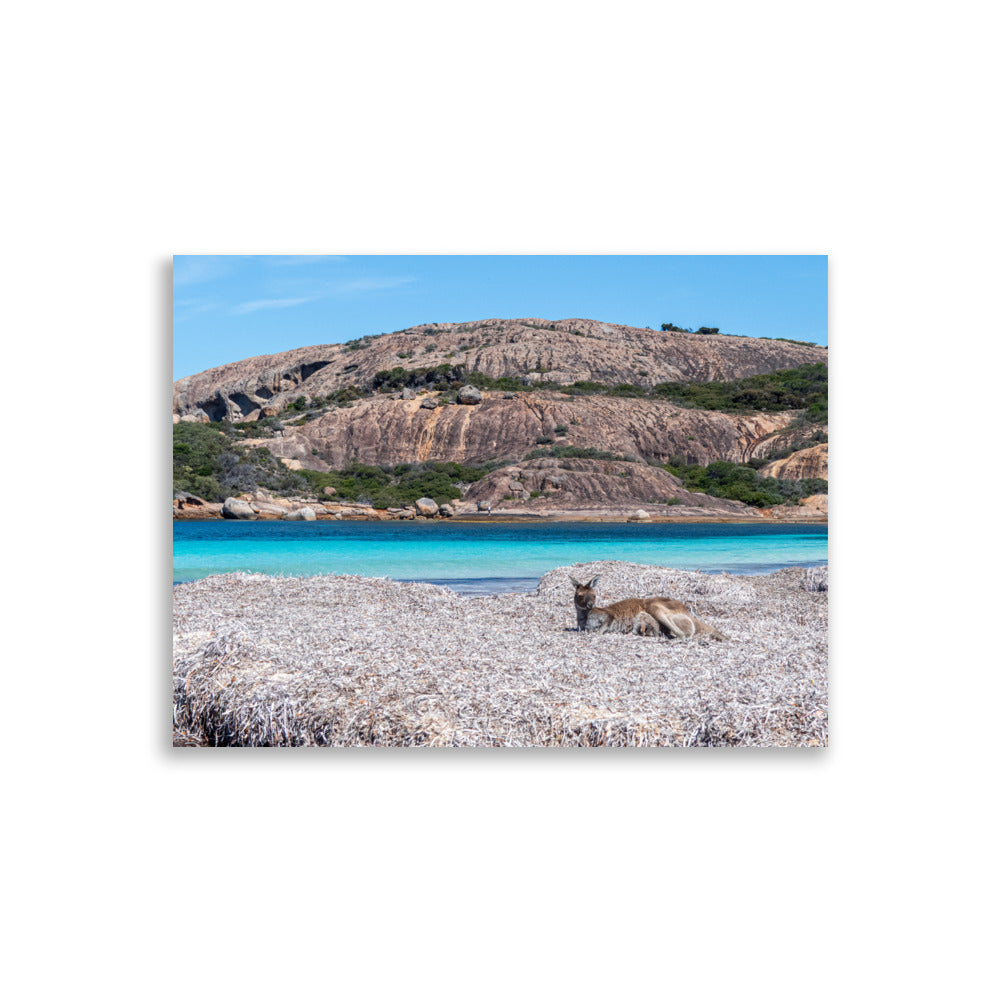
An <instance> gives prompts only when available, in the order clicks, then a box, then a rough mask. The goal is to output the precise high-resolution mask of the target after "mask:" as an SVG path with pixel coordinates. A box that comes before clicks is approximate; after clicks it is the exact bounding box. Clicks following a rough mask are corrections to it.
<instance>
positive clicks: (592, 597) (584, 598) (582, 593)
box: [569, 576, 600, 611]
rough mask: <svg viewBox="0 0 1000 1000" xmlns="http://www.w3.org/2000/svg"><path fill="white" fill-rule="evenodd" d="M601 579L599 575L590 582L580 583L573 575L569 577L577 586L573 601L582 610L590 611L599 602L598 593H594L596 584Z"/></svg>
mask: <svg viewBox="0 0 1000 1000" xmlns="http://www.w3.org/2000/svg"><path fill="white" fill-rule="evenodd" d="M599 579H600V577H599V576H595V577H594V578H593V579H592V580H591V581H590V582H589V583H580V581H579V580H574V579H573V577H570V578H569V582H570V583H572V584H573V586H574V587H576V593H575V594H574V595H573V603H574V604H575V605H576V606H577V607H578V608H579V609H580V610H581V611H590V609H591V608H592V607H593V606H594V605H595V604H596V603H597V594H595V593H594V586H595V584H596V583H597V581H598V580H599Z"/></svg>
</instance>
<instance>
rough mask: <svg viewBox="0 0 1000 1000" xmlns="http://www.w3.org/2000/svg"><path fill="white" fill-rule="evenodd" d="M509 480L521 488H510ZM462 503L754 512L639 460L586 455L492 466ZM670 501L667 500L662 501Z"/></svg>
mask: <svg viewBox="0 0 1000 1000" xmlns="http://www.w3.org/2000/svg"><path fill="white" fill-rule="evenodd" d="M512 483H518V484H519V485H520V489H517V490H512V489H511V485H512ZM465 502H466V503H467V504H472V503H474V504H476V509H477V510H486V509H488V508H489V507H492V508H493V513H494V514H496V513H497V512H498V511H499V510H500V509H501V508H504V509H506V510H508V511H510V510H516V509H517V508H518V506H519V505H524V504H529V503H530V509H531V510H532V511H538V512H539V513H544V512H546V511H547V510H549V509H552V510H577V511H587V510H599V509H605V508H617V509H630V510H631V511H633V512H634V513H633V516H635V506H636V503H637V502H638V503H642V504H643V505H644V507H645V508H646V511H647V517H648V516H649V514H648V509H650V508H652V507H653V505H664V506H663V507H662V509H661V510H659V511H657V513H658V514H660V515H661V516H662V515H664V514H668V513H669V514H671V515H679V516H692V515H695V516H697V515H700V516H715V515H720V516H729V517H733V516H740V517H743V516H746V517H757V516H759V512H758V511H757V510H755V509H754V508H751V507H746V506H744V505H743V504H741V503H738V502H737V501H735V500H722V499H719V498H718V497H710V496H708V495H707V494H703V493H689V492H688V491H687V490H685V489H684V487H683V486H682V485H681V482H680V480H679V479H678V478H677V477H676V476H674V475H671V474H670V473H669V472H667V471H666V470H665V469H660V468H656V467H655V466H651V465H642V464H640V463H638V462H608V461H601V460H598V459H586V458H561V459H555V458H536V459H530V460H528V461H526V462H518V463H517V465H516V466H508V467H506V468H503V469H497V470H496V471H494V472H491V473H490V474H489V475H488V476H485V477H484V478H483V479H480V480H479V481H478V482H476V483H473V484H472V486H471V487H470V488H469V491H468V492H467V493H466V494H465ZM666 505H669V506H666Z"/></svg>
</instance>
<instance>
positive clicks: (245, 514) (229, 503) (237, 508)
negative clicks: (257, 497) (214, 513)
mask: <svg viewBox="0 0 1000 1000" xmlns="http://www.w3.org/2000/svg"><path fill="white" fill-rule="evenodd" d="M222 516H223V517H226V518H230V519H233V520H240V521H255V520H257V513H256V511H254V509H253V507H251V506H250V504H249V503H247V501H246V500H237V499H235V498H234V497H226V501H225V503H224V504H223V505H222Z"/></svg>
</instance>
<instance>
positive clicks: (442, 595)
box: [173, 561, 828, 746]
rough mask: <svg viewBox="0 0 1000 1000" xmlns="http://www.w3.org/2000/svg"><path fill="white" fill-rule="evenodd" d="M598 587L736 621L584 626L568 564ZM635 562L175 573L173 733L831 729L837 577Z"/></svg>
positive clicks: (726, 733) (197, 737)
mask: <svg viewBox="0 0 1000 1000" xmlns="http://www.w3.org/2000/svg"><path fill="white" fill-rule="evenodd" d="M598 575H599V576H600V580H599V581H598V585H597V591H598V600H599V602H600V603H608V602H611V601H615V600H620V599H621V598H624V597H653V596H668V597H675V598H677V599H679V600H681V601H683V602H684V603H685V604H687V605H688V606H689V607H690V608H691V610H692V611H694V612H695V614H697V615H698V616H699V617H701V618H703V619H704V620H705V621H707V622H709V623H710V624H712V625H714V626H716V627H717V628H719V629H721V630H722V631H723V632H725V633H726V635H728V636H729V637H730V638H729V640H728V641H726V642H713V641H711V640H708V639H691V640H687V641H680V640H669V639H663V638H660V639H653V638H644V637H641V636H633V635H613V634H608V635H594V634H591V633H585V634H581V633H578V632H577V631H576V619H575V613H574V610H573V603H572V600H573V586H572V584H571V583H570V582H569V577H570V576H574V577H576V578H577V579H589V578H591V577H593V576H598ZM808 579H809V583H810V586H809V589H805V588H806V585H805V581H806V580H807V576H806V571H804V570H801V569H789V570H781V571H780V572H778V573H773V574H771V575H769V576H759V577H745V576H727V575H724V574H723V575H710V574H704V573H690V572H683V571H680V570H672V569H663V568H661V567H654V566H641V565H637V564H633V563H624V562H614V561H605V562H591V563H582V564H580V563H578V564H576V565H574V566H567V567H561V568H559V569H556V570H553V571H551V572H550V573H547V574H546V575H545V576H544V577H543V578H542V579H541V581H540V583H539V586H538V590H537V593H535V594H503V595H488V596H476V597H469V596H460V595H458V594H456V593H454V592H453V591H451V590H449V589H447V588H444V587H438V586H434V585H432V584H425V583H397V582H395V581H392V580H387V579H367V578H361V577H352V576H317V577H271V576H264V575H260V574H245V573H232V574H226V575H224V576H214V577H208V578H206V579H203V580H199V581H197V582H195V583H189V584H181V585H178V586H176V587H174V588H173V590H174V686H175V699H174V721H175V729H176V730H177V732H178V733H180V734H181V736H180V738H179V739H178V743H179V744H184V745H192V744H195V745H197V744H200V745H242V746H287V745H339V746H356V745H384V746H410V745H418V744H419V745H428V746H557V745H564V746H565V745H573V746H825V745H826V743H827V739H828V737H827V711H828V706H827V592H826V591H825V590H819V589H813V588H814V587H815V584H816V582H818V577H816V576H815V575H814V577H813V578H808Z"/></svg>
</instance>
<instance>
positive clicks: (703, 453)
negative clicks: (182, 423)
mask: <svg viewBox="0 0 1000 1000" xmlns="http://www.w3.org/2000/svg"><path fill="white" fill-rule="evenodd" d="M423 399H424V400H433V399H434V396H433V395H429V396H425V397H423ZM425 406H426V403H421V402H418V401H417V400H401V399H390V398H389V397H388V396H373V397H370V398H368V399H363V400H360V401H359V402H357V403H355V405H354V406H353V407H350V408H344V409H336V408H335V409H333V410H331V411H330V412H328V413H324V414H323V415H322V416H320V417H318V418H317V419H315V420H310V421H309V422H308V423H306V424H304V425H303V426H301V427H296V426H294V425H288V426H286V427H285V429H284V431H283V433H282V436H281V437H275V438H255V439H253V441H252V442H250V441H248V442H246V443H247V444H251V443H252V444H253V445H263V446H264V447H266V448H268V449H270V451H271V452H272V453H273V454H275V455H276V456H277V457H278V458H281V459H284V460H285V464H290V463H292V462H296V463H299V464H300V465H301V467H304V468H307V469H316V470H318V471H320V472H327V471H329V470H331V469H343V468H345V467H346V466H348V465H349V464H350V463H351V462H361V463H363V464H365V465H381V464H394V465H395V464H398V463H400V462H415V461H416V462H427V461H434V462H462V463H464V464H466V465H476V464H482V463H484V462H489V461H492V460H495V459H497V458H510V459H512V460H513V459H519V458H521V457H522V456H523V455H525V454H527V453H528V452H529V451H531V450H533V449H535V448H537V447H539V445H538V444H537V442H538V438H539V437H548V438H550V439H552V440H553V441H554V443H555V444H556V445H574V446H577V447H581V448H595V449H598V450H601V451H607V452H611V453H613V454H618V455H627V456H629V457H636V458H643V459H645V460H646V461H652V462H661V463H662V462H667V461H669V460H670V459H672V458H673V457H674V456H676V455H684V456H685V459H686V461H688V462H699V463H702V464H705V463H708V462H713V461H716V460H717V459H726V460H728V461H732V462H739V461H745V460H746V459H747V458H748V457H750V455H752V454H759V453H760V452H761V451H764V452H765V454H764V457H766V450H767V448H768V447H769V446H770V444H771V438H770V437H769V436H770V435H772V434H775V432H779V431H781V430H782V429H783V428H785V427H787V426H788V424H789V423H790V422H791V421H792V419H793V418H794V414H793V413H791V412H787V413H761V414H746V415H737V414H730V413H715V412H709V411H706V410H689V409H684V408H683V407H679V406H674V405H673V404H672V403H667V402H664V401H661V400H652V399H620V398H614V397H609V396H565V395H563V394H561V393H557V392H533V393H522V394H520V395H519V396H518V397H517V398H516V399H504V398H503V394H502V393H499V392H484V393H482V402H481V403H479V404H478V405H476V406H442V407H437V408H436V409H425V408H424V407H425ZM559 426H565V427H566V428H567V430H566V432H565V433H560V434H558V435H557V433H556V430H555V429H556V427H559Z"/></svg>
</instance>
